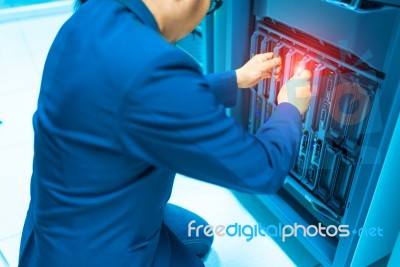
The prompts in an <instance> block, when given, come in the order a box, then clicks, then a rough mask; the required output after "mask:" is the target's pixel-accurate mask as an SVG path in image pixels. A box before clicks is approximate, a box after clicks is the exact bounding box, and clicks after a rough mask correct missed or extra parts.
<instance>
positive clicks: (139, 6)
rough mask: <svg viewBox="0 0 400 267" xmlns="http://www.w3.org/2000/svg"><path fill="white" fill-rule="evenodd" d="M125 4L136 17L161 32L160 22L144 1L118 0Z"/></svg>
mask: <svg viewBox="0 0 400 267" xmlns="http://www.w3.org/2000/svg"><path fill="white" fill-rule="evenodd" d="M118 1H119V2H121V3H122V4H123V5H125V6H126V7H127V8H128V9H129V10H130V11H132V13H133V14H135V15H136V17H137V18H138V19H139V20H140V21H142V22H143V23H144V24H145V25H148V26H150V27H151V28H152V29H154V30H155V31H157V32H159V31H160V29H159V28H158V24H157V22H156V19H155V18H154V16H153V14H151V12H150V10H149V9H148V8H147V6H146V5H145V4H144V3H143V2H142V0H118Z"/></svg>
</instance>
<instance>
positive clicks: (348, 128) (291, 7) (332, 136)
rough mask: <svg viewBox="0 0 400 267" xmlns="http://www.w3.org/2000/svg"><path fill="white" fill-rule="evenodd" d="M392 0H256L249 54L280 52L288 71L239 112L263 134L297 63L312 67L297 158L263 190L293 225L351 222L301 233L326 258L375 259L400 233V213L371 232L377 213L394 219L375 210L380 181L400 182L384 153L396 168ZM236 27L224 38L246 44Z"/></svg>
mask: <svg viewBox="0 0 400 267" xmlns="http://www.w3.org/2000/svg"><path fill="white" fill-rule="evenodd" d="M241 2H242V1H241ZM243 2H247V1H243ZM386 2H387V1H386ZM391 2H392V3H391V6H387V5H384V4H381V3H379V4H378V3H376V1H368V0H364V1H362V0H342V1H340V0H338V1H335V0H331V1H329V0H326V1H324V0H285V1H281V0H255V1H254V3H253V4H254V5H253V7H254V9H253V14H254V17H253V18H250V20H252V19H253V20H254V21H255V25H254V28H253V29H254V31H253V32H252V34H249V37H248V39H250V41H249V50H250V56H253V55H254V54H256V53H262V52H273V53H274V54H275V55H277V56H278V55H279V56H280V57H281V59H282V65H283V73H282V75H281V79H280V80H274V78H273V79H272V80H266V81H262V82H261V83H259V84H258V85H256V86H254V87H253V88H250V93H249V94H247V93H242V94H241V95H240V97H239V101H238V103H239V107H238V108H236V109H234V110H233V111H232V112H231V114H232V116H233V117H235V118H236V119H237V121H238V122H239V123H241V124H242V125H243V127H244V128H246V129H248V131H249V132H251V133H255V132H256V131H257V129H258V128H259V127H260V125H261V124H262V123H264V122H266V121H267V120H268V118H269V117H270V116H271V115H272V114H273V112H274V108H275V107H276V104H277V103H276V97H277V95H278V93H279V89H280V88H281V86H282V85H283V83H285V82H286V81H287V80H288V79H289V78H290V77H292V76H293V74H294V73H295V72H296V69H298V68H306V69H308V70H310V71H311V72H312V95H313V98H312V102H311V106H310V108H309V109H308V111H307V113H306V114H305V115H304V116H303V118H302V121H303V137H302V141H301V148H300V151H299V154H298V156H297V160H296V162H295V165H294V166H293V169H292V170H291V172H290V175H288V177H287V179H286V181H285V183H284V186H283V188H282V189H281V190H280V191H279V192H278V194H277V195H270V196H265V195H260V196H259V199H260V200H261V201H262V202H263V203H264V204H265V205H266V206H267V207H268V208H269V209H270V210H271V211H273V212H274V214H275V215H276V216H277V217H278V218H279V219H280V220H281V221H282V222H283V223H285V224H290V225H293V224H294V223H297V224H301V225H304V226H306V227H307V226H309V225H318V224H322V225H323V226H329V225H334V226H339V225H348V227H349V230H350V235H349V236H346V237H341V236H339V235H338V234H337V233H336V235H335V234H334V233H333V234H331V235H332V236H325V237H324V236H321V235H316V236H314V237H310V236H308V237H305V236H303V235H299V236H298V238H299V240H300V241H301V242H302V243H303V244H304V245H305V246H306V247H307V248H308V249H309V250H310V252H311V253H312V254H313V255H314V256H315V257H316V258H317V259H318V260H319V261H320V262H321V264H322V265H323V266H366V265H368V264H370V263H372V262H373V261H375V260H377V259H379V258H381V257H383V256H385V255H386V254H388V253H390V249H391V246H392V245H393V244H392V243H393V242H394V240H391V239H390V235H393V236H397V233H398V232H399V227H398V226H397V225H400V216H397V217H396V216H393V217H392V218H389V219H390V220H393V221H394V223H393V224H391V227H389V226H388V227H387V228H386V229H384V230H385V231H386V232H385V233H386V236H385V237H380V239H377V238H370V239H368V238H366V237H365V235H363V234H362V230H363V227H365V226H366V225H369V224H368V222H369V221H374V222H375V223H376V224H375V226H379V223H380V222H381V223H382V224H381V225H385V223H384V222H382V220H384V219H385V218H378V219H377V216H376V214H379V212H378V213H376V212H373V211H371V209H372V208H374V209H381V208H382V207H376V205H375V206H374V205H371V202H372V200H373V199H376V198H378V197H377V196H382V195H384V193H385V192H384V190H386V189H387V188H386V189H384V188H380V187H379V188H378V187H377V185H378V183H381V184H391V185H393V186H400V182H399V180H400V179H399V178H400V176H399V175H396V174H395V173H394V172H393V174H394V175H393V176H388V175H386V176H384V177H383V176H381V172H382V167H383V165H384V163H385V162H386V163H388V162H390V163H391V165H390V164H386V163H385V164H386V165H387V166H389V165H390V166H389V167H388V168H392V169H393V168H394V167H395V166H394V165H395V164H393V162H395V161H394V160H393V158H389V157H387V153H386V152H387V151H388V147H389V144H390V141H391V138H392V134H393V131H394V127H395V124H396V122H397V121H398V115H399V110H400V83H399V73H398V69H400V52H399V51H398V49H397V47H400V23H399V20H400V8H398V7H396V3H395V2H396V1H391ZM228 8H229V12H231V13H232V14H231V15H227V18H226V19H227V20H228V21H229V22H230V23H231V24H232V27H233V28H234V29H235V27H237V29H239V28H240V27H243V24H245V25H246V26H248V27H251V26H252V23H251V22H250V23H249V22H247V21H246V20H247V18H246V16H245V15H244V14H245V12H244V10H246V4H244V3H240V4H239V3H238V2H236V4H235V3H230V4H229V6H228ZM238 17H242V20H239V21H237V18H238ZM237 29H236V30H232V32H228V34H227V35H225V36H224V38H225V39H224V41H226V40H227V38H228V39H229V37H230V41H231V42H232V46H235V45H237V43H238V42H242V43H243V39H241V38H243V37H244V36H246V35H247V34H248V32H246V30H242V31H238V30H237ZM235 34H236V36H237V37H234V35H235ZM216 35H217V36H218V35H221V33H220V32H219V33H218V32H217V34H216ZM250 36H251V37H250ZM214 37H215V36H214ZM216 47H217V49H218V44H217V45H216ZM242 47H246V45H242ZM221 50H222V49H221ZM238 51H239V50H236V49H235V48H234V47H224V50H223V53H224V55H223V58H226V57H229V56H232V58H233V60H231V62H229V63H230V64H229V63H228V64H226V66H225V67H226V68H225V69H229V68H234V67H237V66H238V65H237V62H238V61H241V58H243V55H241V54H240V53H239V52H238ZM235 64H236V65H235ZM220 69H221V68H220ZM216 70H218V68H216ZM382 173H383V172H382ZM383 181H386V182H388V183H383ZM389 191H390V190H387V192H389ZM390 192H392V193H390V194H391V195H386V196H385V197H387V198H388V199H390V198H391V201H394V203H400V198H399V196H398V194H394V193H393V191H390ZM382 203H388V202H387V201H386V202H382ZM396 205H397V206H398V204H396ZM396 205H395V206H396ZM370 208H371V209H370ZM394 212H396V211H394ZM374 213H375V218H374V219H371V216H370V214H374ZM380 219H381V220H380ZM386 225H387V224H386ZM360 229H361V230H360ZM371 240H373V242H372V243H370V244H367V243H368V242H369V241H371ZM361 243H362V244H361ZM366 244H367V245H366ZM375 245H379V246H380V248H379V249H377V248H376V247H374V246H375ZM365 251H368V254H365V253H364V252H365Z"/></svg>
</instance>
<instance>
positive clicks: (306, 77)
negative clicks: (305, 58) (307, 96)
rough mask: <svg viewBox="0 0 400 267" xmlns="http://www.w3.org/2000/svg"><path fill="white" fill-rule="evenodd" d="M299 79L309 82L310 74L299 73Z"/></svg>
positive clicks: (306, 72) (304, 71)
mask: <svg viewBox="0 0 400 267" xmlns="http://www.w3.org/2000/svg"><path fill="white" fill-rule="evenodd" d="M298 77H299V78H303V79H306V80H310V79H311V72H310V71H308V70H303V71H302V72H300V73H299V76H298Z"/></svg>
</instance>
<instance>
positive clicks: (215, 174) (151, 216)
mask: <svg viewBox="0 0 400 267" xmlns="http://www.w3.org/2000/svg"><path fill="white" fill-rule="evenodd" d="M217 2H218V1H217ZM209 8H210V0H179V1H177V0H142V1H141V0H89V1H87V3H84V4H83V5H82V6H81V7H80V8H79V10H78V11H77V12H76V13H75V14H74V15H73V16H72V17H71V18H70V19H69V20H68V21H67V22H66V23H65V24H64V25H63V27H62V28H61V30H60V32H59V33H58V35H57V37H56V39H55V41H54V43H53V45H52V47H51V49H50V51H49V54H48V58H47V61H46V65H45V69H44V73H43V79H42V85H41V91H40V96H39V101H38V107H37V111H36V113H35V115H34V118H33V126H34V131H35V144H34V151H35V155H34V161H33V174H32V180H31V202H30V206H29V210H28V213H27V217H26V222H25V226H24V230H23V235H22V240H21V249H20V263H19V265H20V266H21V267H22V266H23V267H24V266H29V267H70V266H78V267H80V266H82V267H91V266H93V267H102V266H104V267H105V266H107V267H110V266H112V267H119V266H121V267H122V266H123V267H125V266H140V267H142V266H188V267H192V266H203V263H202V261H201V260H200V259H199V258H198V257H196V256H195V255H194V254H193V253H192V252H191V251H190V250H188V249H187V248H186V247H185V246H184V245H183V244H182V242H181V241H180V240H179V239H178V238H177V237H176V235H175V234H174V233H173V232H172V231H171V229H170V227H168V226H167V225H166V223H165V221H164V214H165V206H166V203H167V201H168V199H169V196H170V193H171V188H172V185H173V181H174V176H175V174H176V173H182V174H184V175H187V176H190V177H194V178H197V179H200V180H202V181H206V182H210V183H213V184H217V185H221V186H224V187H227V188H231V189H235V190H240V191H244V192H249V193H260V194H268V193H274V192H276V191H277V190H278V189H279V187H280V186H281V184H282V182H283V180H284V178H285V176H286V175H287V173H288V171H289V170H290V168H291V167H292V165H293V163H294V159H295V157H296V154H297V152H298V149H299V142H300V138H301V114H302V113H304V112H305V110H306V109H307V107H308V105H309V102H310V88H309V81H308V80H309V78H310V77H309V73H308V72H304V73H302V74H301V75H300V76H299V77H298V80H297V81H296V82H295V83H287V85H285V86H283V87H282V89H281V91H280V94H279V97H278V103H279V105H278V107H277V108H276V111H275V113H274V115H273V116H272V117H271V118H270V119H269V121H268V122H267V123H266V124H265V125H263V126H262V127H261V129H260V130H259V131H258V133H257V134H256V135H250V134H248V133H246V132H245V131H243V129H242V128H240V127H239V126H238V125H236V124H235V122H234V121H233V119H231V118H228V117H227V116H226V115H225V111H224V107H228V106H231V105H233V104H234V102H235V98H236V90H237V88H238V87H243V88H245V87H248V86H251V85H254V84H256V83H258V82H259V81H260V80H261V79H264V78H268V77H270V75H271V69H272V68H273V67H275V66H277V65H279V59H276V58H275V59H274V58H273V56H272V55H271V54H265V55H258V56H256V57H254V58H253V59H251V60H250V61H249V62H248V63H246V64H245V65H244V66H243V67H242V68H240V69H238V70H236V71H230V72H226V73H222V74H215V75H209V76H206V77H205V76H203V74H202V71H201V70H200V68H199V66H198V65H197V64H196V63H195V62H194V61H193V60H192V59H191V58H190V57H189V56H188V55H187V54H185V53H184V52H182V51H180V50H179V49H178V48H176V47H175V46H173V45H171V43H174V42H176V41H177V40H179V39H180V38H182V37H183V36H185V35H186V34H188V33H190V32H191V31H192V30H193V29H194V27H195V26H196V25H197V24H198V23H199V22H200V21H201V20H202V18H203V17H204V15H205V14H206V13H207V11H208V9H209ZM292 85H293V86H292Z"/></svg>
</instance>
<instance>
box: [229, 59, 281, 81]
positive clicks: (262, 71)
mask: <svg viewBox="0 0 400 267" xmlns="http://www.w3.org/2000/svg"><path fill="white" fill-rule="evenodd" d="M280 64H281V59H280V58H274V54H273V53H265V54H258V55H255V56H254V57H252V58H251V59H250V60H249V61H247V63H246V64H244V65H243V66H242V67H241V68H239V69H237V70H236V77H237V84H238V87H239V88H249V87H250V86H253V85H256V84H257V83H259V82H260V81H261V80H263V79H266V78H271V76H272V69H273V68H274V67H277V68H276V69H275V76H276V77H275V78H278V77H279V73H280V66H279V65H280Z"/></svg>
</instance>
